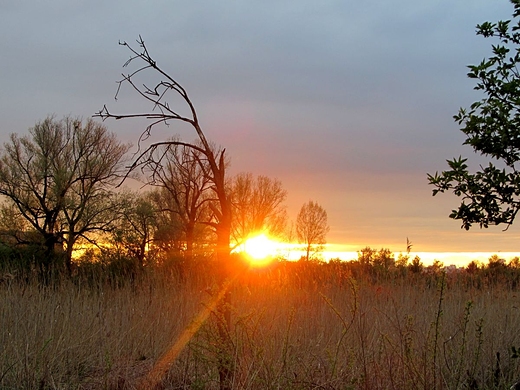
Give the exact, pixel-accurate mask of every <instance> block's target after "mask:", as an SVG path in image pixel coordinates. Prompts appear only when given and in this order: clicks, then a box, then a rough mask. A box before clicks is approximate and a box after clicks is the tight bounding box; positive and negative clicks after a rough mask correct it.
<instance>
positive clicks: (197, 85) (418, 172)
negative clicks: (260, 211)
mask: <svg viewBox="0 0 520 390" xmlns="http://www.w3.org/2000/svg"><path fill="white" fill-rule="evenodd" d="M512 10H513V8H512V5H511V4H510V3H509V2H508V1H506V0H493V1H490V0H458V1H453V0H430V1H416V0H395V1H388V0H367V1H348V0H336V1H334V0H320V1H308V0H298V1H296V0H292V1H286V0H277V1H272V0H266V1H261V2H260V1H242V0H236V1H225V2H224V1H207V0H204V1H197V0H191V1H176V0H168V1H167V0H162V1H160V0H150V1H146V2H143V1H135V0H124V1H123V0H113V1H107V0H103V1H101V0H89V1H81V0H47V1H41V0H32V1H29V0H0V35H1V36H2V39H0V53H1V57H2V59H1V61H0V70H1V71H0V107H1V111H0V112H1V115H0V128H1V131H0V143H1V144H3V142H5V141H7V139H8V135H9V134H10V133H19V134H26V133H27V131H28V129H29V128H30V127H31V126H33V125H34V124H35V123H36V122H38V121H39V120H42V119H44V118H45V117H46V116H48V115H50V114H54V115H56V117H63V116H65V115H74V116H81V117H83V118H86V117H89V116H91V115H93V114H95V113H96V112H97V111H99V110H100V109H101V108H102V107H103V105H104V104H106V105H107V106H108V107H109V109H110V110H111V111H113V112H117V113H130V112H143V111H147V110H148V109H149V106H147V105H146V104H145V103H144V102H143V101H142V100H140V99H139V98H138V97H136V96H135V95H134V94H132V93H131V91H130V90H129V89H124V90H123V91H122V92H121V95H120V99H118V101H117V102H116V101H115V100H114V94H115V92H116V88H117V84H116V81H117V80H119V79H120V76H121V72H123V71H124V69H123V68H122V65H123V64H124V62H125V61H126V60H127V59H128V58H129V56H130V53H129V52H128V50H127V49H126V48H125V47H123V46H120V45H118V42H119V41H127V42H128V43H135V40H136V39H137V38H138V36H139V35H141V36H142V37H143V39H144V40H145V42H146V44H147V47H148V49H149V51H150V53H151V55H152V57H153V58H154V59H155V60H156V61H157V63H158V64H159V66H161V67H162V68H163V69H164V70H166V71H167V72H168V73H169V74H170V75H172V76H173V77H174V78H176V80H177V81H179V82H180V83H181V84H182V85H183V86H184V87H185V88H186V90H187V91H188V93H189V96H190V98H191V99H192V101H193V102H194V104H195V106H196V108H197V111H198V115H199V119H200V122H201V124H202V127H203V130H204V131H205V133H206V135H207V137H208V138H209V139H211V140H212V141H213V142H215V143H216V144H219V145H222V146H223V147H225V148H226V151H227V154H228V156H229V157H230V160H231V166H230V174H231V175H233V174H236V173H239V172H251V173H253V174H255V175H265V176H269V177H271V178H273V179H275V178H276V179H278V180H280V181H281V182H282V184H283V186H284V188H285V189H286V190H287V192H288V197H287V206H288V211H289V215H290V217H291V219H292V220H295V219H296V214H297V212H298V211H299V209H300V207H301V206H302V205H303V204H304V203H305V202H307V201H309V200H313V201H316V202H318V203H319V204H320V205H321V206H322V207H323V208H324V209H325V210H326V211H327V213H328V220H329V224H330V232H329V234H328V242H329V243H330V244H335V247H334V250H346V251H357V250H360V249H361V248H363V247H365V246H370V247H373V248H382V247H385V248H390V249H391V250H392V251H396V252H399V251H405V250H406V240H407V238H408V239H409V240H410V241H411V242H412V244H413V247H412V250H414V251H418V252H493V253H499V252H515V251H519V249H520V248H519V245H518V242H519V229H520V227H517V226H515V225H513V226H512V227H511V228H510V229H509V230H507V231H503V227H493V228H489V229H484V230H481V229H479V227H478V226H476V227H474V228H473V229H471V230H470V231H469V232H468V231H465V230H462V229H461V228H460V223H459V222H458V221H454V220H451V219H449V218H448V215H449V213H450V212H451V210H452V209H454V208H456V207H457V206H458V204H459V203H460V202H459V200H458V199H457V198H456V197H455V196H453V195H449V194H444V195H442V194H441V195H438V196H436V197H432V196H431V190H432V188H431V186H429V185H428V180H427V173H434V172H435V171H442V170H444V169H446V168H447V165H446V159H451V158H453V157H458V156H459V155H462V156H472V155H473V151H472V149H471V148H470V147H468V146H463V145H462V143H463V141H464V137H463V134H462V133H461V132H460V130H459V126H458V125H457V124H456V123H455V122H454V121H453V118H452V117H453V115H454V114H456V113H457V111H458V110H459V108H460V107H468V106H469V105H470V104H471V103H472V102H474V101H476V100H478V99H480V97H481V95H479V94H478V93H477V92H476V91H474V90H473V87H474V81H472V80H470V79H468V78H467V76H466V73H467V65H470V64H477V63H479V62H480V61H481V60H482V59H484V58H485V57H487V56H489V55H490V53H491V49H490V48H491V43H494V42H492V41H490V40H489V39H484V38H482V37H480V36H476V34H475V26H476V24H478V23H482V22H484V21H497V20H502V19H509V18H511V14H512ZM105 124H106V125H107V127H108V128H109V130H111V131H113V132H114V133H116V134H117V135H118V137H119V138H120V139H121V140H122V141H125V142H133V143H134V144H136V142H137V139H138V137H139V134H140V133H141V131H142V130H143V127H142V123H141V122H137V121H130V120H127V121H113V122H111V121H108V122H105ZM177 134H178V135H180V136H181V137H182V138H183V139H185V140H190V141H191V140H193V139H194V138H195V134H194V133H193V131H190V129H186V128H183V127H176V125H175V124H172V125H171V126H170V127H168V128H164V129H158V130H157V131H156V132H155V133H154V134H153V138H152V140H154V141H160V140H164V139H166V138H169V137H171V136H174V135H177ZM475 161H476V160H475ZM518 224H520V222H518V223H517V225H518ZM340 244H341V245H342V246H341V247H340V246H339V245H340Z"/></svg>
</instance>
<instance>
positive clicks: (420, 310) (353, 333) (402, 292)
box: [0, 261, 520, 390]
mask: <svg viewBox="0 0 520 390" xmlns="http://www.w3.org/2000/svg"><path fill="white" fill-rule="evenodd" d="M504 267H505V265H504ZM358 271H359V270H358ZM401 271H407V269H403V270H401ZM508 275H509V276H508V278H509V279H507V280H510V279H511V278H510V274H508ZM516 278H518V277H517V276H516ZM1 280H2V282H1V284H0V388H1V389H21V388H24V389H113V390H116V389H117V390H119V389H136V388H144V387H145V386H146V385H143V383H146V382H145V379H146V377H147V375H149V373H150V372H152V371H153V370H154V367H155V366H156V364H157V362H158V361H160V360H161V358H162V357H164V356H165V354H167V352H168V351H169V350H170V348H171V347H172V345H173V344H175V343H176V341H177V340H178V338H179V337H180V335H181V334H182V333H183V332H184V331H185V330H186V329H187V328H189V327H190V324H191V326H192V327H193V319H194V318H196V316H197V314H198V313H200V312H201V311H204V310H208V312H209V313H210V314H209V317H208V318H207V319H206V320H205V321H204V322H203V323H202V324H201V326H200V328H199V327H198V326H197V327H196V328H197V332H196V333H195V332H194V334H193V337H191V338H190V339H189V341H187V344H186V346H185V348H183V349H182V351H181V352H180V354H179V355H178V356H176V358H175V359H174V360H172V361H168V362H166V363H167V365H166V370H165V373H164V375H163V376H161V378H160V380H159V381H158V383H157V384H156V386H155V388H157V389H218V388H219V377H218V370H217V367H218V364H219V362H221V361H222V360H221V359H222V350H223V348H222V343H223V341H222V337H221V335H220V334H219V332H218V326H217V325H218V323H219V321H221V319H220V318H219V316H218V314H217V313H216V311H214V310H212V308H211V307H210V306H209V304H208V302H210V301H211V300H212V298H213V297H214V296H215V295H216V294H217V293H218V291H217V289H218V287H217V286H216V285H215V283H214V280H213V278H212V277H211V272H209V268H208V267H206V266H200V267H199V268H196V267H194V268H192V269H189V270H184V272H179V270H178V268H175V267H173V268H172V267H170V268H157V269H153V270H150V269H148V270H145V271H143V272H142V273H141V274H139V275H138V277H136V278H131V280H130V278H128V275H122V276H121V277H119V278H118V277H114V276H112V277H109V276H107V275H106V274H102V275H101V274H95V273H91V274H85V275H79V276H77V277H76V278H73V279H66V280H62V281H60V282H59V283H54V284H51V285H47V286H42V285H41V284H39V283H36V282H33V281H30V280H29V281H27V280H22V279H21V278H17V276H16V275H10V274H6V275H4V276H3V278H2V279H1ZM507 280H505V279H504V281H501V280H500V278H498V277H497V275H492V277H491V278H490V277H486V275H485V274H478V275H476V274H475V273H469V272H467V271H466V270H462V271H460V272H456V273H446V272H443V271H442V269H433V270H432V269H430V270H423V271H422V272H420V273H417V272H416V273H412V272H401V273H399V274H398V273H395V274H392V275H386V276H384V275H381V274H377V273H373V274H368V273H360V272H356V270H355V269H354V268H352V267H351V266H346V265H345V264H344V263H340V262H330V263H328V264H326V263H318V262H301V261H300V262H279V263H275V264H273V265H271V266H270V267H265V268H258V269H243V270H242V271H241V272H240V274H239V275H238V276H237V277H236V279H235V280H234V281H233V283H232V284H231V285H230V299H229V304H230V309H231V313H232V316H231V327H230V328H229V330H228V331H229V334H228V336H229V337H228V343H229V344H228V346H227V348H225V350H226V351H228V352H227V353H228V356H227V361H228V364H230V366H231V367H232V372H233V377H232V388H234V389H509V388H510V387H511V386H512V385H514V384H515V383H516V382H517V381H518V380H520V367H519V363H520V358H519V356H518V354H519V353H520V296H519V295H518V291H517V289H516V282H514V283H508V282H507ZM514 280H516V279H514ZM517 348H518V349H519V350H517Z"/></svg>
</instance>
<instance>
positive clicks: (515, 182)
mask: <svg viewBox="0 0 520 390" xmlns="http://www.w3.org/2000/svg"><path fill="white" fill-rule="evenodd" d="M512 3H513V5H514V12H513V17H514V18H515V20H514V21H512V20H506V21H499V22H497V23H490V22H485V23H482V24H480V25H477V35H482V36H483V37H485V38H496V39H498V41H499V44H497V45H492V51H493V55H492V56H491V57H490V58H489V59H485V60H483V61H482V62H481V63H480V64H478V65H470V66H469V69H470V71H469V73H468V77H469V78H471V79H475V80H476V82H477V84H476V86H475V88H474V89H475V90H477V91H482V92H483V93H484V94H485V97H484V98H482V99H481V100H480V101H477V102H475V103H473V104H472V105H471V106H470V108H469V110H467V109H464V108H461V109H460V111H459V113H458V114H457V115H455V116H454V119H455V121H456V122H457V123H459V124H460V125H462V126H463V127H462V129H461V131H462V132H463V133H464V134H466V136H467V138H466V140H465V141H464V144H465V145H470V146H471V147H472V148H473V150H474V151H475V152H476V153H479V154H481V155H483V156H487V157H491V158H492V159H494V160H498V166H496V165H495V164H494V163H492V162H490V163H489V165H487V166H480V170H479V171H477V172H476V173H470V172H469V167H468V164H467V159H466V158H462V157H459V158H454V159H452V160H448V166H449V170H446V171H443V172H441V173H440V174H439V173H438V172H436V173H435V174H434V175H430V174H428V180H429V183H430V184H431V185H433V186H434V187H436V188H435V189H434V190H433V195H436V194H438V193H439V192H445V191H452V192H453V193H454V194H455V195H457V196H459V197H461V198H462V202H461V204H460V206H459V207H458V209H456V210H452V212H451V214H450V218H453V219H457V220H461V221H462V227H463V228H465V229H469V228H470V227H471V226H472V224H474V223H477V224H479V225H480V227H481V228H482V227H484V228H487V227H488V226H489V225H499V224H506V225H507V227H509V226H510V225H511V224H512V223H513V221H514V220H515V218H516V215H517V213H518V211H519V210H520V172H519V171H518V163H519V162H520V112H519V109H520V72H519V70H518V64H519V63H520V19H519V16H520V1H518V0H514V1H512ZM506 229H507V228H506Z"/></svg>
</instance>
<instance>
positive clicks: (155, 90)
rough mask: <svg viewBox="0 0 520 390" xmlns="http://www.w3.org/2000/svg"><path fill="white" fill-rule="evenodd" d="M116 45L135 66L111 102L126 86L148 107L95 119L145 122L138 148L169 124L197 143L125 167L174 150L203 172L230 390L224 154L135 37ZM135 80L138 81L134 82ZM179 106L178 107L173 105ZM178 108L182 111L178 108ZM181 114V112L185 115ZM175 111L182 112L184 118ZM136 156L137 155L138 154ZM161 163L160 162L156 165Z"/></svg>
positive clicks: (141, 155) (225, 382)
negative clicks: (189, 132) (186, 153)
mask: <svg viewBox="0 0 520 390" xmlns="http://www.w3.org/2000/svg"><path fill="white" fill-rule="evenodd" d="M120 44H121V45H123V46H125V47H127V48H128V49H129V50H130V53H131V56H130V59H129V60H128V61H127V62H126V63H125V66H129V65H131V64H136V65H137V66H136V69H134V70H133V71H131V72H130V73H128V74H123V78H122V79H121V80H120V81H119V86H118V89H117V92H116V98H117V96H118V94H119V92H120V89H121V87H122V86H123V85H128V86H130V87H131V88H132V89H133V90H134V92H136V93H137V95H139V96H140V97H142V98H143V99H144V100H145V102H148V103H149V104H150V111H148V112H144V113H134V114H132V113H130V114H113V113H112V112H110V111H109V110H108V108H107V107H106V106H104V107H103V108H102V109H101V110H100V111H99V112H98V113H97V114H96V116H98V117H100V118H102V119H103V120H106V119H108V118H113V119H123V118H145V119H148V120H149V121H150V122H149V124H148V126H147V127H146V129H145V131H144V132H143V134H142V135H141V137H140V139H139V147H141V146H142V142H143V141H144V140H145V139H147V138H148V137H150V136H151V133H152V129H153V128H154V127H155V126H157V125H159V124H165V125H167V124H169V123H170V122H172V121H176V122H181V123H184V124H188V125H189V126H191V128H192V129H193V130H194V131H195V133H196V136H197V138H198V140H197V143H193V142H183V141H163V142H157V143H152V144H151V145H150V146H148V147H146V148H144V147H143V149H144V151H142V152H138V153H137V154H136V157H135V159H134V163H133V164H132V166H131V167H130V172H131V171H132V170H134V169H136V168H138V167H142V166H144V165H146V164H147V163H148V162H150V161H151V159H152V156H153V154H154V153H155V152H156V151H157V150H158V148H160V147H162V146H164V145H178V146H184V147H186V148H190V149H192V150H194V151H196V152H198V153H199V154H198V155H196V156H194V157H195V158H196V160H197V162H198V163H199V164H200V167H201V169H203V170H204V173H205V175H206V176H207V177H208V180H209V185H210V188H211V190H212V192H213V198H214V199H215V202H211V203H209V205H210V207H211V210H212V212H213V215H214V219H213V220H212V221H209V222H208V224H209V225H210V226H212V227H213V228H214V230H215V233H216V238H217V246H216V254H217V256H216V257H217V263H218V269H217V272H218V277H219V279H220V284H221V291H220V292H219V296H223V298H222V300H220V302H219V305H218V308H217V309H218V311H219V313H220V316H221V317H223V318H224V321H219V322H218V325H219V333H220V336H221V338H222V342H223V343H224V344H227V345H228V346H227V347H224V345H223V349H222V353H221V355H220V357H219V367H218V369H219V377H220V378H219V379H220V387H221V389H230V388H231V379H232V378H231V377H232V372H233V369H232V359H231V352H230V347H229V345H231V341H230V339H229V336H228V335H229V328H230V325H231V311H230V308H229V306H230V305H229V299H230V298H229V290H228V289H227V287H226V286H228V284H229V281H230V280H232V278H231V274H232V272H233V269H232V267H231V265H230V236H231V219H232V209H231V202H230V201H229V198H228V196H227V192H226V159H225V150H224V149H219V150H217V151H215V149H214V148H213V147H212V146H211V144H210V142H209V141H208V140H207V139H206V136H205V134H204V132H203V131H202V127H201V125H200V122H199V118H198V116H197V112H196V110H195V106H194V105H193V103H192V101H191V99H190V97H189V96H188V93H187V92H186V90H185V89H184V87H182V86H181V85H180V84H179V83H178V82H177V81H176V80H175V79H174V78H173V77H171V76H170V75H169V74H167V73H166V72H165V71H164V70H162V69H161V68H160V67H159V66H158V65H157V63H156V62H155V60H154V59H153V58H152V57H151V56H150V54H149V52H148V49H147V47H146V45H145V43H144V41H143V39H142V38H141V37H139V39H138V40H137V44H138V49H134V48H133V47H132V46H131V45H129V44H127V43H126V42H121V43H120ZM154 78H155V81H153V82H152V84H148V85H150V86H147V85H146V84H145V83H143V82H142V80H141V79H144V80H151V79H154ZM140 80H141V81H140ZM179 102H180V106H179V104H178V103H179ZM181 106H182V107H181ZM186 109H187V110H186ZM181 110H184V111H187V113H186V114H184V113H182V111H181ZM139 150H141V149H139ZM157 162H158V163H161V160H159V161H157Z"/></svg>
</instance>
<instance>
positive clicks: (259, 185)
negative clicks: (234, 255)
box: [230, 173, 287, 245]
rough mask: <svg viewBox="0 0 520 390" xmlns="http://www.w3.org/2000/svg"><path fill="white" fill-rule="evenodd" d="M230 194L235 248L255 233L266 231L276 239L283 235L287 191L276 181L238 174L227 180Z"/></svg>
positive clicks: (285, 221)
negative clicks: (229, 183)
mask: <svg viewBox="0 0 520 390" xmlns="http://www.w3.org/2000/svg"><path fill="white" fill-rule="evenodd" d="M230 193H231V202H232V204H233V229H232V232H233V241H234V242H235V243H236V245H240V244H242V243H243V242H244V241H245V240H247V238H248V237H250V236H251V235H252V234H255V233H258V232H268V233H269V234H270V235H272V236H280V235H281V234H282V233H283V232H284V229H285V225H286V223H287V210H286V206H285V204H284V201H285V199H286V197H287V191H285V190H284V189H283V187H282V183H281V182H280V181H279V180H276V179H274V180H273V179H270V178H268V177H266V176H257V177H256V178H255V177H253V175H252V174H251V173H240V174H238V175H236V176H235V177H234V178H233V179H232V180H231V185H230Z"/></svg>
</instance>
